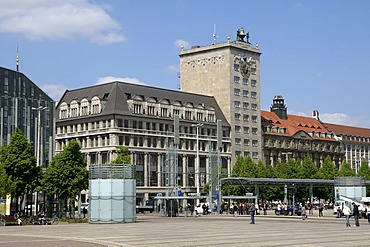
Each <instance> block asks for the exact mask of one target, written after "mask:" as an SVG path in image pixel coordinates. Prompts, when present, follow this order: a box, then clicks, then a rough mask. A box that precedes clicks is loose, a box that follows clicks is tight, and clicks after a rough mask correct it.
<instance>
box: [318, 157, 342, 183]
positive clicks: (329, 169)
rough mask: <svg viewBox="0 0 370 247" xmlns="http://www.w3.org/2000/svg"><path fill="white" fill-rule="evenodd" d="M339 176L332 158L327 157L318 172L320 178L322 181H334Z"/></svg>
mask: <svg viewBox="0 0 370 247" xmlns="http://www.w3.org/2000/svg"><path fill="white" fill-rule="evenodd" d="M337 176H338V169H337V167H336V166H335V164H334V163H333V162H332V161H331V159H330V157H329V156H328V157H326V158H325V160H324V163H323V164H322V166H321V167H320V169H319V171H318V178H320V179H334V177H337Z"/></svg>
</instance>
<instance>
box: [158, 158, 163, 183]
mask: <svg viewBox="0 0 370 247" xmlns="http://www.w3.org/2000/svg"><path fill="white" fill-rule="evenodd" d="M161 157H162V154H158V158H157V159H158V162H157V179H158V187H161V186H162V170H161V164H162V159H161Z"/></svg>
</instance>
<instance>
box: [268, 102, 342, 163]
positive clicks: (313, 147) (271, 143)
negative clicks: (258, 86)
mask: <svg viewBox="0 0 370 247" xmlns="http://www.w3.org/2000/svg"><path fill="white" fill-rule="evenodd" d="M315 113H316V112H315ZM261 118H262V120H261V122H262V127H263V130H264V133H263V154H264V162H265V164H266V166H275V165H276V164H277V162H278V161H282V162H286V161H287V159H288V158H294V159H296V160H297V159H300V160H303V159H304V158H305V157H306V155H309V156H311V158H312V160H313V161H314V162H315V164H316V165H317V167H320V166H321V165H322V163H323V161H324V159H325V158H326V157H327V156H330V158H331V159H332V161H333V162H334V163H335V164H336V165H337V167H338V168H339V167H340V164H341V163H342V161H343V160H344V158H345V157H344V152H343V146H342V145H341V143H340V142H339V141H338V140H337V138H336V136H335V134H334V133H332V132H330V131H329V130H328V129H326V128H325V126H324V124H323V123H322V122H320V121H319V120H318V119H317V118H312V117H303V116H296V115H291V114H288V113H287V107H286V106H285V103H284V98H283V97H282V96H275V97H274V99H273V104H272V106H271V109H270V112H268V111H261Z"/></svg>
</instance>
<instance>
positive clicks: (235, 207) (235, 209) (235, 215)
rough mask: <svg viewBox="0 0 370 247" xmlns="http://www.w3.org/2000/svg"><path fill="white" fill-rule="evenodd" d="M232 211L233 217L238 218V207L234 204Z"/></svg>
mask: <svg viewBox="0 0 370 247" xmlns="http://www.w3.org/2000/svg"><path fill="white" fill-rule="evenodd" d="M233 210H234V217H238V205H237V204H236V203H235V204H234V207H233Z"/></svg>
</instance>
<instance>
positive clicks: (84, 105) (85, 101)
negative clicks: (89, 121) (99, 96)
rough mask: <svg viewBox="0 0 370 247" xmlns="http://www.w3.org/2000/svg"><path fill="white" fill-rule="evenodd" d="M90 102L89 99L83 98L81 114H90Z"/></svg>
mask: <svg viewBox="0 0 370 247" xmlns="http://www.w3.org/2000/svg"><path fill="white" fill-rule="evenodd" d="M89 109H90V102H89V100H88V99H86V98H83V99H82V100H81V116H86V115H89V114H90V111H89Z"/></svg>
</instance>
